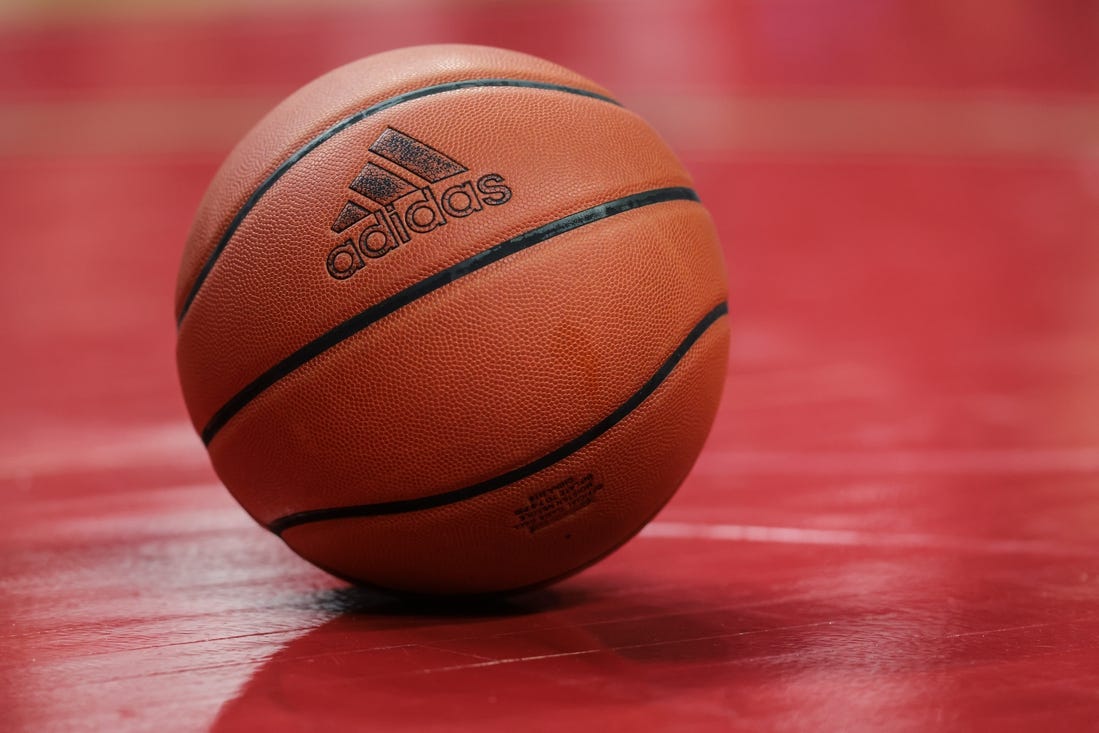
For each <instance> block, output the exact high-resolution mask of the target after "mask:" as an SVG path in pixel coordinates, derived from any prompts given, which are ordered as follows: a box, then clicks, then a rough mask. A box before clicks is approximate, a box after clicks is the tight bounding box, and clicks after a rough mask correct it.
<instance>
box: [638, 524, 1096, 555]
mask: <svg viewBox="0 0 1099 733" xmlns="http://www.w3.org/2000/svg"><path fill="white" fill-rule="evenodd" d="M641 536H642V537H649V538H654V539H655V538H659V539H685V540H715V541H724V542H763V543H773V544H789V545H833V546H835V545H839V546H846V547H888V548H906V549H930V550H954V551H958V552H967V553H975V554H982V555H983V554H988V555H1041V556H1051V555H1053V556H1059V557H1061V556H1071V557H1079V556H1087V557H1094V556H1095V555H1096V553H1097V552H1099V547H1089V546H1085V545H1069V544H1059V543H1052V542H1045V541H1042V540H1010V539H1009V540H997V539H981V538H978V537H950V536H944V535H932V534H913V533H892V532H868V531H864V530H851V529H810V528H803V527H766V526H760V525H746V524H705V523H693V522H653V523H652V524H650V525H648V526H647V527H645V529H643V530H641Z"/></svg>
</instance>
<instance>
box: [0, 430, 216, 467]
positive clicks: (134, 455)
mask: <svg viewBox="0 0 1099 733" xmlns="http://www.w3.org/2000/svg"><path fill="white" fill-rule="evenodd" d="M65 430H66V432H65V433H63V434H58V435H44V436H35V439H34V440H30V441H27V442H28V443H30V444H31V445H30V446H29V447H28V448H26V449H24V450H23V451H22V452H20V453H16V454H15V455H3V456H0V479H12V478H25V477H29V476H50V475H62V476H64V475H66V474H70V473H78V472H80V471H87V470H96V469H108V468H137V467H145V466H173V467H191V466H201V465H204V464H205V463H206V462H207V460H208V459H207V458H206V451H204V450H203V449H202V441H201V440H200V439H199V437H198V435H197V434H196V433H195V429H194V428H193V427H191V425H190V423H186V422H171V423H159V424H154V425H145V426H132V427H127V428H125V429H118V428H108V427H102V426H97V425H75V426H65ZM4 448H5V451H11V450H12V449H13V448H18V447H17V446H11V447H9V446H4Z"/></svg>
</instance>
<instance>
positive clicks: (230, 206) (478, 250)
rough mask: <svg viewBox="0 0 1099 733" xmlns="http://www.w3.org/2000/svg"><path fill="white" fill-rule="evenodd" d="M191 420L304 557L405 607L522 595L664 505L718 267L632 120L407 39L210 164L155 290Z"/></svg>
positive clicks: (487, 55)
mask: <svg viewBox="0 0 1099 733" xmlns="http://www.w3.org/2000/svg"><path fill="white" fill-rule="evenodd" d="M175 309H176V313H175V315H176V318H177V321H178V340H177V362H178V369H179V378H180V382H181V385H182V390H183V394H184V397H185V401H186V404H187V409H188V412H189V414H190V418H191V420H192V422H193V424H194V426H195V428H196V430H197V431H198V432H199V434H200V435H201V436H202V439H203V441H204V442H205V444H206V446H207V450H208V452H209V456H210V460H211V462H212V464H213V466H214V468H215V470H216V472H217V474H218V476H219V477H220V478H221V480H222V481H223V482H224V484H225V485H226V487H227V488H228V489H229V491H230V492H231V493H232V495H233V496H234V497H235V498H236V499H237V501H238V502H239V503H240V504H241V505H242V506H243V507H244V509H245V510H247V511H248V513H249V514H251V516H252V517H253V518H254V519H255V520H256V521H257V522H259V523H260V524H261V525H263V526H264V527H266V528H268V529H269V530H271V531H273V532H275V533H276V534H278V535H279V536H280V537H281V538H282V539H283V540H284V541H285V542H286V544H287V545H289V546H290V547H291V548H292V549H293V550H294V551H295V552H297V553H298V554H299V555H301V556H302V557H304V558H305V559H307V560H309V561H311V562H312V563H314V564H316V565H317V566H319V567H320V568H323V569H324V570H327V571H328V572H330V573H332V574H334V575H336V576H339V577H342V578H345V579H348V580H351V581H354V582H357V583H361V584H366V585H371V586H376V587H380V588H386V589H391V590H397V591H404V592H412V593H425V594H477V593H494V592H503V591H512V590H518V589H523V588H528V587H532V586H537V585H542V584H545V583H548V582H552V581H554V580H557V579H560V578H563V577H565V576H567V575H570V574H572V573H574V572H576V571H578V570H580V569H582V568H584V567H586V566H588V565H590V564H592V563H594V562H596V561H597V560H599V559H600V558H602V557H604V556H606V555H607V554H609V553H610V552H612V551H613V550H615V549H616V548H617V547H619V546H620V545H622V544H623V543H624V542H625V541H626V540H628V539H629V538H630V537H632V536H633V535H634V534H636V533H637V532H638V531H640V530H641V528H642V527H644V526H645V524H646V523H647V522H649V520H650V519H651V518H652V517H653V516H654V515H655V514H656V513H657V512H658V511H659V510H660V509H661V508H662V507H663V506H664V505H665V503H666V502H667V501H668V500H669V499H670V498H671V497H672V495H673V494H674V493H675V491H676V489H677V488H678V487H679V485H680V484H681V483H682V481H683V479H684V478H685V477H686V475H687V473H688V471H689V470H690V468H691V466H692V465H693V463H694V461H695V459H696V457H697V455H698V453H699V450H700V448H701V446H702V443H703V442H704V440H705V438H706V436H707V433H708V432H709V429H710V425H711V423H712V421H713V418H714V415H715V412H716V409H717V403H718V400H719V397H720V393H721V387H722V384H723V381H724V378H725V370H726V354H727V348H728V325H727V321H728V318H727V307H726V279H725V271H724V264H723V262H722V256H721V252H720V249H719V246H718V242H717V238H716V234H715V230H714V227H713V224H712V222H711V219H710V216H709V214H708V213H707V211H706V209H705V208H704V206H703V205H702V204H701V203H700V201H699V197H698V195H697V193H696V192H695V190H694V189H693V188H692V181H691V178H690V176H689V175H688V173H687V172H686V171H685V170H684V168H683V166H682V165H681V164H680V162H679V161H678V160H677V159H676V157H675V155H674V154H673V153H672V152H671V151H670V150H669V148H668V147H667V146H666V145H665V143H664V142H663V141H662V140H661V139H660V137H659V136H658V135H657V133H655V132H654V131H653V129H652V128H651V127H650V126H649V125H648V124H646V123H645V122H644V121H643V120H642V119H640V118H639V117H638V116H637V115H636V114H634V113H633V112H631V111H629V110H628V109H626V108H625V107H624V106H623V105H622V104H620V103H619V102H618V101H616V100H615V99H614V97H613V96H612V94H611V93H610V92H609V91H607V90H606V89H603V88H602V87H600V86H598V85H596V84H594V83H592V82H591V81H589V80H587V79H586V78H584V77H582V76H580V75H578V74H575V73H573V72H571V71H568V70H567V69H564V68H562V67H560V66H557V65H555V64H552V63H550V62H547V61H543V60H541V59H538V58H534V57H532V56H527V55H524V54H519V53H515V52H510V51H505V50H501V49H495V48H486V47H477V46H457V45H451V46H424V47H418V48H407V49H402V50H397V51H392V52H388V53H383V54H379V55H376V56H371V57H369V58H365V59H362V60H360V61H357V62H355V63H352V64H349V65H347V66H344V67H342V68H339V69H336V70H335V71H332V72H330V73H328V74H326V75H324V76H322V77H320V78H319V79H316V80H315V81H313V82H311V83H309V84H308V85H306V86H305V87H303V88H301V89H300V90H299V91H297V92H295V93H294V94H293V95H291V96H290V97H289V98H287V99H286V100H285V101H283V102H282V103H281V104H279V105H278V106H277V107H276V108H275V109H274V110H272V111H271V112H270V113H269V114H268V115H267V116H266V117H265V118H264V119H262V120H261V121H260V122H259V123H258V124H257V125H256V126H255V127H254V128H253V129H252V130H251V131H250V132H249V133H248V134H247V135H246V136H245V137H244V139H243V140H241V142H240V143H239V144H238V145H237V146H236V148H235V149H234V150H233V151H232V152H231V153H230V154H229V156H228V158H227V159H226V160H225V162H224V163H223V165H222V166H221V168H220V169H219V170H218V172H217V173H216V175H215V177H214V179H213V181H212V183H211V184H210V186H209V188H208V189H207V191H206V193H205V195H204V197H203V199H202V201H201V203H200V205H199V208H198V212H197V214H196V216H195V218H194V222H193V224H192V227H191V231H190V234H189V236H188V240H187V243H186V248H185V252H184V255H183V261H182V265H181V268H180V272H179V278H178V285H177V289H176V294H175Z"/></svg>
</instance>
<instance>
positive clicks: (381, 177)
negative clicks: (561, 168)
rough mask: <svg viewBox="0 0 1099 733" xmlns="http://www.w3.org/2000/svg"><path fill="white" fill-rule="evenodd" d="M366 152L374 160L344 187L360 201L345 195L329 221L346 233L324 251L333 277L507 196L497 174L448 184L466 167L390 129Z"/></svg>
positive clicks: (508, 191)
mask: <svg viewBox="0 0 1099 733" xmlns="http://www.w3.org/2000/svg"><path fill="white" fill-rule="evenodd" d="M369 150H370V152H371V153H373V154H374V155H375V156H376V157H377V160H376V161H374V160H371V162H369V163H367V164H366V165H365V166H363V168H362V170H360V171H359V174H358V175H357V176H355V180H353V181H352V182H351V184H350V185H349V186H348V188H349V189H351V191H353V192H354V193H356V194H358V195H359V196H360V197H362V199H363V200H361V201H360V200H356V199H349V200H348V201H347V203H345V204H344V206H343V208H342V209H341V210H340V213H339V214H338V215H337V216H336V219H335V220H334V221H333V222H332V231H333V232H335V233H336V234H339V235H341V238H343V237H346V238H345V239H344V240H343V242H342V243H341V244H339V245H337V246H336V247H334V248H333V249H332V251H331V252H329V253H328V260H327V267H328V274H329V275H331V276H332V277H334V278H336V279H337V280H345V279H347V278H349V277H351V276H352V275H354V274H355V273H356V272H358V271H359V270H361V269H362V268H363V267H365V266H366V263H367V262H369V261H370V260H372V259H377V258H379V257H383V256H385V255H386V254H388V253H389V252H392V251H393V250H395V249H397V248H398V247H400V246H401V245H403V244H407V243H408V242H410V241H412V239H413V237H415V236H416V235H422V234H427V233H429V232H432V231H435V230H436V229H438V228H439V227H442V226H446V224H447V222H448V221H450V220H451V219H452V218H453V219H463V218H465V217H467V216H471V215H473V214H476V213H478V212H480V211H483V210H484V207H485V206H502V205H503V204H506V203H507V202H508V201H510V200H511V189H510V188H508V186H507V184H506V182H505V181H504V177H503V176H501V175H500V174H499V173H488V174H485V175H483V176H481V177H480V178H478V179H476V181H475V180H474V179H473V178H472V177H470V178H468V179H467V180H464V181H461V182H459V183H452V182H451V179H453V178H456V177H458V176H460V175H461V174H463V173H467V172H468V170H469V169H468V168H466V167H465V166H464V165H462V164H461V163H459V162H458V161H456V160H454V159H453V158H450V157H448V156H446V155H444V154H443V153H441V152H439V151H438V150H436V149H435V148H433V147H431V146H430V145H428V144H427V143H424V142H422V141H420V140H417V139H416V138H414V137H412V136H411V135H407V134H405V133H403V132H401V131H399V130H395V129H393V128H392V127H387V128H385V130H384V131H383V132H382V134H381V135H379V136H378V139H377V140H375V141H374V142H373V144H371V146H370V148H369ZM443 186H446V188H443Z"/></svg>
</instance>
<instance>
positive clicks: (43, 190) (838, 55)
mask: <svg viewBox="0 0 1099 733" xmlns="http://www.w3.org/2000/svg"><path fill="white" fill-rule="evenodd" d="M19 7H20V8H22V10H21V11H20V12H18V13H14V14H11V15H3V16H0V17H3V18H5V20H4V25H3V26H2V27H0V222H2V230H0V231H2V232H3V234H2V239H0V352H2V355H3V369H2V372H0V374H2V378H0V407H2V412H0V492H2V496H3V498H4V502H3V509H2V511H0V650H2V653H0V729H2V730H10V731H177V730H178V731H202V730H217V731H279V730H288V731H324V730H334V731H342V730H379V731H393V730H412V731H444V730H477V731H515V730H526V731H561V730H578V731H587V730H599V731H717V730H733V731H809V732H817V731H838V730H844V731H971V730H972V731H978V730H979V731H992V730H995V731H1082V730H1099V339H1097V335H1099V6H1096V4H1095V3H1092V2H1089V1H1088V0H1081V1H1078V2H1074V1H1073V0H1063V1H1061V0H1058V1H1056V2H1049V1H1047V0H1029V1H1024V0H1002V1H997V2H984V1H983V0H962V1H961V2H959V1H957V0H937V1H934V2H928V1H927V0H903V1H902V0H873V1H870V0H866V1H855V0H847V1H844V2H836V3H819V2H813V1H811V0H804V1H802V2H797V1H795V0H789V1H785V0H784V1H783V2H759V3H746V2H728V1H727V0H681V1H680V2H666V1H665V0H644V1H642V0H619V1H618V2H570V1H568V0H544V1H543V2H524V3H519V2H514V3H506V4H504V3H497V2H475V1H473V0H469V1H467V2H461V3H439V2H413V3H408V4H404V5H402V4H400V3H380V4H377V5H376V6H375V5H372V4H343V3H340V2H329V3H325V4H323V5H319V6H311V8H312V9H307V8H295V7H290V6H284V5H279V6H277V7H276V8H275V9H271V10H268V11H267V12H266V13H264V14H258V13H256V12H254V11H252V10H249V9H248V7H246V6H244V5H241V7H234V6H232V5H230V6H219V7H218V8H217V9H216V10H215V9H213V8H212V7H211V9H210V10H203V9H195V8H188V9H186V10H183V9H181V10H179V11H174V10H163V11H159V12H157V13H154V12H152V11H149V10H139V11H137V12H135V13H132V14H130V13H127V12H123V10H117V9H116V8H114V7H113V6H110V5H105V6H103V12H102V13H96V12H91V11H89V10H88V8H87V7H84V8H83V10H82V11H80V12H77V10H76V8H77V6H71V5H67V6H63V7H62V8H61V9H55V11H54V12H52V13H49V14H46V15H38V14H36V13H35V12H33V8H31V9H29V10H28V7H30V6H27V5H26V4H25V3H23V4H21V5H20V6H19ZM455 40H456V41H467V42H477V43H488V44H493V45H503V46H509V47H512V48H517V49H519V50H525V51H529V52H532V53H536V54H539V55H543V56H546V57H549V58H552V59H554V60H556V61H559V62H561V63H563V64H565V65H568V66H571V67H574V68H576V69H577V70H579V71H581V72H583V73H585V74H587V75H589V76H591V77H593V78H595V79H597V80H599V81H600V82H602V83H603V84H605V85H606V86H608V87H609V88H611V89H612V90H614V91H615V93H616V94H617V95H618V96H619V98H621V99H623V100H624V101H625V102H626V103H627V104H629V105H630V106H632V107H634V108H636V109H638V110H640V111H642V112H643V113H644V114H646V115H647V116H648V117H650V118H651V119H652V121H653V122H654V124H655V125H656V126H657V127H658V128H659V129H660V130H661V131H662V132H663V133H664V134H665V135H666V136H667V138H668V140H669V141H670V143H671V144H672V145H673V146H674V147H675V148H676V149H677V150H678V151H679V152H680V153H681V154H682V156H683V158H684V160H685V161H686V162H687V164H688V166H689V167H690V168H691V170H692V171H693V172H694V174H695V176H696V179H697V184H698V189H699V191H700V193H701V195H702V197H703V198H704V200H705V201H706V203H707V204H708V206H709V207H710V209H711V211H712V212H713V214H714V217H715V219H716V221H717V224H718V227H719V229H720V232H721V235H722V238H723V242H724V246H725V248H726V251H727V257H728V262H729V263H730V268H731V278H732V287H733V295H732V299H731V306H732V313H733V315H732V324H733V330H734V341H733V351H732V360H731V364H730V371H729V376H728V384H727V389H726V394H725V399H724V401H723V403H722V406H721V410H720V414H719V417H718V421H717V424H716V426H715V428H714V431H713V434H712V436H711V439H710V441H709V443H708V445H707V448H706V450H705V452H704V454H703V456H702V457H701V459H700V460H699V462H698V465H697V468H696V469H695V471H694V472H693V474H692V475H691V477H690V478H689V479H688V480H687V482H686V484H685V485H684V486H683V488H682V490H681V491H680V494H679V495H678V496H677V498H676V499H675V500H674V501H673V502H672V503H671V504H670V505H669V507H668V508H667V509H666V510H665V511H664V512H663V513H662V514H661V515H660V516H659V517H658V519H657V520H656V521H655V522H654V523H653V524H652V525H651V526H650V527H649V528H648V529H647V530H646V531H645V532H644V533H643V534H642V535H641V536H640V537H638V538H637V539H635V540H634V541H632V542H631V543H630V544H629V545H628V546H626V547H625V548H624V549H622V550H621V551H619V552H618V553H617V554H615V555H613V556H612V557H611V558H609V559H608V560H606V561H605V562H603V563H601V564H600V565H598V566H597V567H595V568H593V569H591V570H589V571H588V572H585V573H583V574H582V575H580V576H578V577H576V578H574V579H571V580H569V581H567V582H564V583H562V584H560V585H559V586H556V587H554V588H552V589H549V590H545V591H540V592H537V593H533V594H529V595H524V596H519V597H516V598H513V599H510V600H506V601H500V602H497V603H492V604H481V605H474V606H470V605H464V606H457V607H454V606H440V605H429V604H423V603H419V604H417V603H410V602H407V601H401V600H397V599H393V598H388V597H385V596H381V595H375V594H372V593H368V592H364V591H359V590H355V589H352V588H349V587H347V586H346V585H345V584H344V583H342V582H340V581H337V580H335V579H333V578H330V577H328V576H326V575H325V574H324V573H322V572H320V571H318V570H315V569H313V568H312V567H311V566H309V565H307V564H306V563H304V562H303V561H301V560H299V559H298V558H297V557H296V556H294V555H293V554H292V553H291V552H290V551H289V550H287V549H286V548H284V547H283V546H282V545H281V543H280V542H279V540H278V539H277V538H275V537H273V536H271V535H269V534H267V533H266V532H264V531H263V530H261V529H260V528H258V527H257V526H255V525H254V524H253V523H252V522H251V520H249V519H248V517H247V516H246V515H245V514H244V512H243V511H242V510H241V509H239V508H238V507H237V506H236V505H235V504H234V502H233V501H232V499H231V498H230V497H229V496H228V494H227V493H226V492H225V491H224V490H223V489H222V488H221V487H220V486H219V485H218V483H217V481H216V479H215V477H214V476H213V474H212V472H211V470H210V469H209V467H208V464H207V462H206V457H205V453H204V451H203V449H202V446H201V444H200V442H199V440H198V438H197V437H196V436H195V435H194V433H193V431H192V430H191V428H190V426H189V424H188V423H187V422H186V418H185V415H184V411H183V407H182V403H181V400H180V397H179V393H178V387H177V384H176V379H175V374H174V364H173V346H174V328H173V321H172V312H171V293H172V288H173V283H174V277H175V268H176V265H177V263H178V260H179V255H180V251H181V247H182V242H183V238H184V235H185V232H186V229H187V226H188V224H189V219H190V216H191V213H192V212H193V210H194V208H195V206H196V204H197V202H198V200H199V197H200V195H201V193H202V191H203V188H204V187H205V185H206V183H207V181H208V180H209V178H210V176H211V174H212V173H213V170H214V168H215V167H216V165H217V164H218V162H219V161H220V159H221V157H222V156H223V155H224V154H225V152H226V151H227V149H228V148H229V147H230V146H231V145H232V143H233V142H234V141H235V140H236V139H237V137H238V136H239V135H240V134H241V133H242V132H243V131H244V130H245V129H246V128H247V127H248V126H249V125H250V124H251V123H252V122H253V121H254V120H255V119H256V118H257V117H258V116H259V115H260V114H262V112H263V111H264V110H265V109H267V108H269V107H270V106H271V105H272V104H274V103H275V102H276V101H277V100H278V99H279V98H281V97H282V96H283V95H285V94H286V93H288V92H289V91H290V90H292V89H293V88H295V87H297V86H298V85H300V84H301V83H303V82H305V81H307V80H308V79H310V78H312V77H313V76H315V75H317V74H319V73H321V72H323V71H325V70H327V69H328V68H330V67H333V66H335V65H337V64H340V63H343V62H345V61H349V60H351V59H353V58H356V57H358V56H361V55H365V54H368V53H372V52H375V51H379V50H383V49H385V48H390V47H393V46H399V45H407V44H411V43H420V42H433V41H455Z"/></svg>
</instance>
